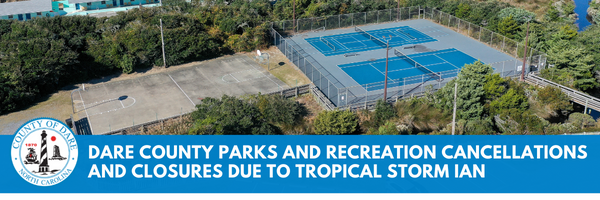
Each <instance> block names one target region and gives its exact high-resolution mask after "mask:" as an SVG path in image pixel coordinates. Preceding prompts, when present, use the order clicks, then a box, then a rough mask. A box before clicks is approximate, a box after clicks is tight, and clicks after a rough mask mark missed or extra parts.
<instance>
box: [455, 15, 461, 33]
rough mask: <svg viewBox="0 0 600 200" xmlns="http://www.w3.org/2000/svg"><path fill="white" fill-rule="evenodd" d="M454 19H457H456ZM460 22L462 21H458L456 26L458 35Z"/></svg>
mask: <svg viewBox="0 0 600 200" xmlns="http://www.w3.org/2000/svg"><path fill="white" fill-rule="evenodd" d="M456 19H458V17H457V18H456ZM460 21H462V20H460V19H458V24H457V25H456V31H458V32H459V33H460Z"/></svg>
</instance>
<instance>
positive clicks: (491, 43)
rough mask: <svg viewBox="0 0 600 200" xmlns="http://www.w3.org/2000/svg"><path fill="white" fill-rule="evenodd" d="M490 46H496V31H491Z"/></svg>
mask: <svg viewBox="0 0 600 200" xmlns="http://www.w3.org/2000/svg"><path fill="white" fill-rule="evenodd" d="M490 35H491V36H490V46H492V47H494V32H492V31H490Z"/></svg>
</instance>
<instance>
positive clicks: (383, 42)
mask: <svg viewBox="0 0 600 200" xmlns="http://www.w3.org/2000/svg"><path fill="white" fill-rule="evenodd" d="M354 31H356V32H360V33H361V34H362V35H363V36H365V37H368V38H369V39H371V40H373V41H376V42H379V43H380V45H382V46H383V47H386V46H387V43H386V42H385V41H383V40H381V39H379V38H377V37H375V36H374V35H371V34H370V33H368V32H367V31H365V30H363V29H362V28H358V26H355V27H354Z"/></svg>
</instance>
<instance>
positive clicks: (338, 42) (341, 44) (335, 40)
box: [331, 38, 349, 49]
mask: <svg viewBox="0 0 600 200" xmlns="http://www.w3.org/2000/svg"><path fill="white" fill-rule="evenodd" d="M331 40H333V41H334V42H335V43H337V44H339V45H340V46H341V47H343V49H349V48H348V47H346V45H344V43H341V42H340V41H338V40H337V39H335V38H332V39H331Z"/></svg>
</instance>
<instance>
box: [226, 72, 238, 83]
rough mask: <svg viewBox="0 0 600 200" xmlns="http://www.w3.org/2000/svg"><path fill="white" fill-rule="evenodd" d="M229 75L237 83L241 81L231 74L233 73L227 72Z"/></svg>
mask: <svg viewBox="0 0 600 200" xmlns="http://www.w3.org/2000/svg"><path fill="white" fill-rule="evenodd" d="M229 76H231V77H233V79H235V80H236V81H237V82H238V83H239V82H241V81H240V80H238V79H237V78H236V77H235V76H233V74H229Z"/></svg>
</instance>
